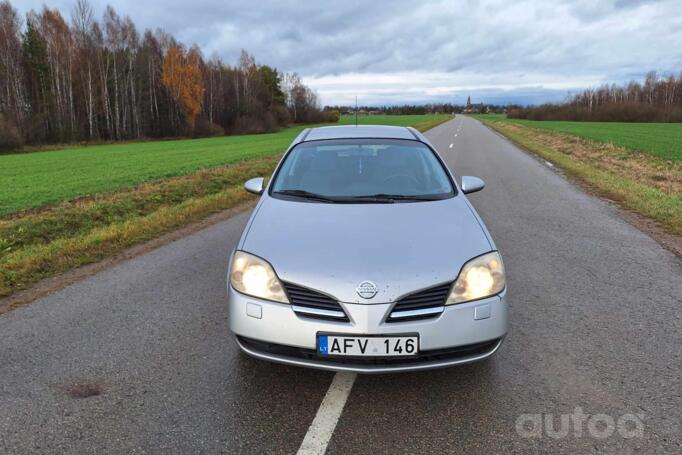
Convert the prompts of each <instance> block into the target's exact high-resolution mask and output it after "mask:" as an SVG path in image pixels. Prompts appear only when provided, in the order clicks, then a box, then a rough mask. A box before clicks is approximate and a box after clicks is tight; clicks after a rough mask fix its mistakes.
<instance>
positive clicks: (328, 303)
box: [282, 283, 350, 322]
mask: <svg viewBox="0 0 682 455" xmlns="http://www.w3.org/2000/svg"><path fill="white" fill-rule="evenodd" d="M282 284H283V285H284V289H285V290H286V293H287V296H288V297H289V302H291V305H292V308H293V310H294V311H295V312H296V314H298V315H299V316H304V317H306V318H313V319H326V320H331V321H341V322H350V320H349V319H348V316H347V315H346V313H345V312H344V311H343V308H342V307H341V305H340V304H339V302H338V301H337V300H336V299H334V298H333V297H330V296H328V295H326V294H322V293H321V292H317V291H313V290H312V289H308V288H304V287H302V286H298V285H295V284H291V283H282Z"/></svg>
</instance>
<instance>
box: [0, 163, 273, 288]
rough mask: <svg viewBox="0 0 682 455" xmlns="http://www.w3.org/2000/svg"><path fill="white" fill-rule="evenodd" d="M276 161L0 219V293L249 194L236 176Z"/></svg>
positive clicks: (264, 170) (262, 171)
mask: <svg viewBox="0 0 682 455" xmlns="http://www.w3.org/2000/svg"><path fill="white" fill-rule="evenodd" d="M278 159H279V157H278V156H274V157H269V158H261V159H254V160H249V161H245V162H242V163H239V164H235V165H231V166H223V167H220V168H215V169H210V170H205V171H200V172H197V173H195V174H192V175H188V176H181V177H175V178H172V179H167V180H162V181H159V182H154V183H149V184H145V185H142V186H141V187H139V188H136V189H133V190H122V191H118V192H114V193H109V194H103V195H98V196H95V197H91V198H87V199H81V200H77V201H72V202H67V203H63V204H60V205H58V206H56V207H53V208H50V209H48V210H43V211H38V212H34V213H26V214H23V215H22V216H18V217H15V218H11V219H6V220H1V221H0V296H7V295H10V294H12V293H13V292H15V291H17V290H20V289H25V288H27V287H29V286H31V285H32V284H34V283H35V282H37V281H38V280H40V279H41V278H45V277H48V276H52V275H55V274H57V273H60V272H64V271H67V270H69V269H72V268H75V267H79V266H81V265H84V264H88V263H92V262H95V261H99V260H101V259H104V258H106V257H108V256H111V255H113V254H116V253H118V252H120V251H122V250H123V249H125V248H127V247H130V246H132V245H135V244H137V243H140V242H143V241H146V240H150V239H152V238H155V237H157V236H159V235H161V234H164V233H166V232H169V231H172V230H174V229H177V228H179V227H182V226H185V225H187V224H189V223H192V222H195V221H199V220H201V219H203V218H205V217H207V216H208V215H210V214H212V213H215V212H218V211H221V210H224V209H226V208H231V207H234V206H236V205H238V204H240V203H243V202H247V201H249V200H252V199H253V196H252V195H249V194H248V193H246V192H245V191H244V190H243V189H242V184H243V182H244V180H247V179H249V178H251V177H254V176H259V175H268V174H269V173H271V172H272V170H273V168H274V167H275V165H276V164H277V160H278Z"/></svg>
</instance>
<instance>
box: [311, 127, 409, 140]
mask: <svg viewBox="0 0 682 455" xmlns="http://www.w3.org/2000/svg"><path fill="white" fill-rule="evenodd" d="M356 138H363V139H366V138H372V139H375V138H376V139H411V140H413V141H414V140H418V138H417V136H416V135H415V134H414V133H413V132H412V130H411V129H408V128H405V127H404V126H387V125H344V126H322V127H319V128H311V129H310V130H309V131H308V132H307V134H306V135H305V136H304V137H303V138H302V139H301V141H302V142H307V141H320V140H324V139H356Z"/></svg>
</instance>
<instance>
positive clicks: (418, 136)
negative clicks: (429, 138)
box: [405, 126, 422, 141]
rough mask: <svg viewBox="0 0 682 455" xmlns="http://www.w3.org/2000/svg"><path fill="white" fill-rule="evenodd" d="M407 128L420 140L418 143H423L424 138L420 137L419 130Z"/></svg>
mask: <svg viewBox="0 0 682 455" xmlns="http://www.w3.org/2000/svg"><path fill="white" fill-rule="evenodd" d="M405 128H407V130H408V131H409V132H410V133H412V136H414V138H415V139H416V140H418V141H421V140H422V138H421V137H420V133H419V131H418V130H416V129H415V128H413V127H411V126H406V127H405Z"/></svg>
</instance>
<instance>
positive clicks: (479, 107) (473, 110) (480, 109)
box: [462, 96, 488, 114]
mask: <svg viewBox="0 0 682 455" xmlns="http://www.w3.org/2000/svg"><path fill="white" fill-rule="evenodd" d="M462 112H464V113H465V114H487V113H488V107H487V106H486V105H485V104H483V103H478V104H472V103H471V97H470V96H467V104H466V106H465V107H464V110H463V111H462Z"/></svg>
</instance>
